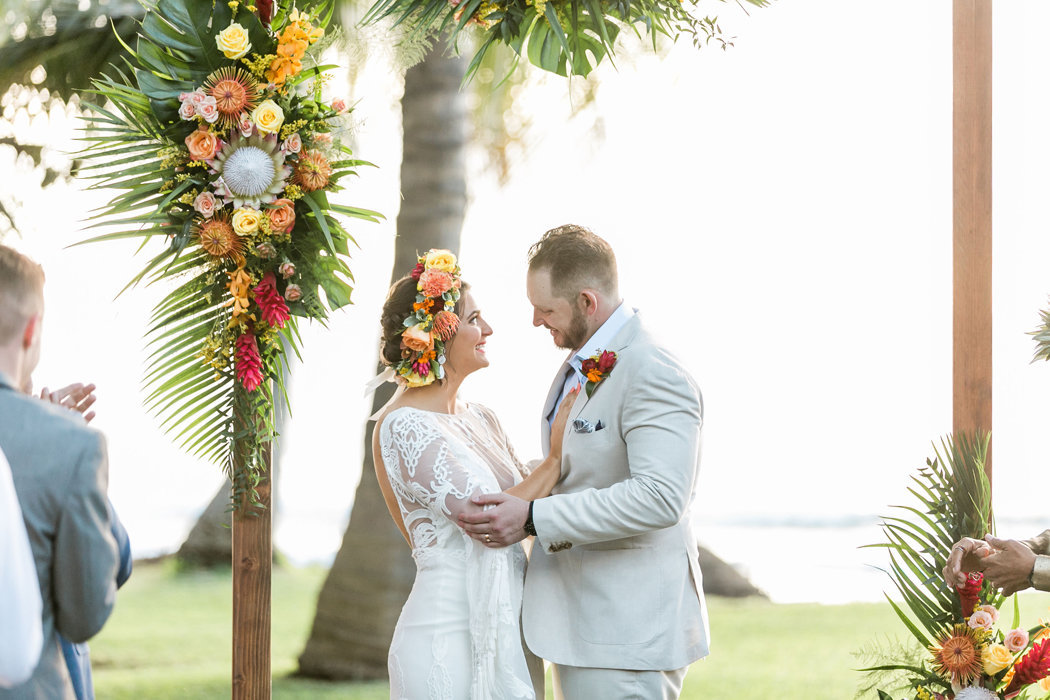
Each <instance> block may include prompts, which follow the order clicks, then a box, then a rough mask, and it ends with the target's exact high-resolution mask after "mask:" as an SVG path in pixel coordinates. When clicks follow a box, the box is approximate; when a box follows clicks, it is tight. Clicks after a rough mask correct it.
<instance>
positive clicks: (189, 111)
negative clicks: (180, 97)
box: [179, 102, 197, 121]
mask: <svg viewBox="0 0 1050 700" xmlns="http://www.w3.org/2000/svg"><path fill="white" fill-rule="evenodd" d="M196 114H197V108H196V107H194V106H193V103H192V102H183V103H182V105H181V106H180V107H179V117H181V118H182V119H183V120H184V121H189V120H190V119H193V117H194V116H195V115H196Z"/></svg>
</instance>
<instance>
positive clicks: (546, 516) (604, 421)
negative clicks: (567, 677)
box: [522, 314, 709, 671]
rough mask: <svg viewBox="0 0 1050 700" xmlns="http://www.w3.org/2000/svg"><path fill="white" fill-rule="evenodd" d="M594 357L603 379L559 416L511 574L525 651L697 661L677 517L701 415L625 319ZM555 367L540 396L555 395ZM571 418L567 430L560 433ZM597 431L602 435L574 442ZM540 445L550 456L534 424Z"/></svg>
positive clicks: (577, 661) (695, 393)
mask: <svg viewBox="0 0 1050 700" xmlns="http://www.w3.org/2000/svg"><path fill="white" fill-rule="evenodd" d="M604 349H606V350H612V351H614V352H616V354H617V360H616V365H615V367H613V369H612V371H611V372H610V373H608V374H607V375H606V377H605V378H604V379H603V380H602V381H601V382H600V383H599V384H598V385H597V387H595V389H594V391H593V393H592V395H591V396H590V397H587V395H586V393H585V392H581V393H580V395H579V397H578V398H577V400H576V404H575V406H573V409H572V413H571V414H570V416H569V425H568V427H567V428H566V435H565V440H564V443H563V448H562V453H563V454H562V479H561V481H560V482H559V483H558V485H557V487H556V488H555V489H554V493H553V494H552V495H551V496H550V497H549V498H542V499H539V500H537V501H536V502H535V504H534V505H533V522H534V524H535V526H536V532H537V537H536V542H535V544H534V547H533V550H532V555H531V558H530V561H529V566H528V571H527V574H526V577H525V592H524V601H523V605H522V626H523V630H524V634H525V640H526V643H527V644H528V647H529V649H530V650H531V651H532V652H533V653H535V654H536V655H537V656H540V657H542V658H544V659H546V660H548V661H551V662H553V663H556V664H562V665H566V666H580V667H587V668H613V669H628V670H649V671H661V670H663V671H666V670H673V669H678V668H682V667H684V666H687V665H688V664H690V663H691V662H693V661H695V660H696V659H699V658H701V657H703V656H706V655H707V653H708V637H709V630H708V623H707V610H706V605H705V603H704V594H703V585H702V578H701V574H700V562H699V559H698V554H697V552H698V548H697V542H696V538H695V536H694V534H693V529H692V525H691V523H690V509H691V507H692V504H693V498H694V494H695V488H696V478H697V470H698V467H699V461H700V456H699V455H700V432H701V426H702V423H703V405H702V399H701V396H700V391H699V389H698V388H697V386H696V383H695V382H694V381H693V379H692V377H690V375H689V373H688V372H687V371H686V369H685V368H684V367H683V366H682V365H681V363H680V362H679V361H678V360H677V359H675V358H674V357H673V356H672V355H670V354H669V353H668V352H667V351H666V350H665V349H664V348H662V347H661V346H660V345H659V344H657V343H656V342H655V341H654V339H653V338H652V337H651V336H650V335H649V333H648V332H647V331H646V329H645V327H644V326H643V325H642V322H641V319H640V317H639V316H638V315H637V314H636V315H635V316H633V317H632V318H631V319H630V320H629V321H628V322H627V324H626V325H625V326H624V327H623V328H621V329H620V331H619V332H618V333H617V334H616V336H614V338H613V340H612V341H611V342H610V343H609V346H608V347H607V348H604ZM568 366H569V365H568V364H567V363H566V364H565V365H563V367H562V371H561V372H559V374H558V376H557V377H556V379H555V381H554V384H552V386H551V390H550V394H549V395H548V397H547V405H546V407H545V410H544V416H547V415H549V414H550V412H551V410H552V409H553V407H554V405H555V403H556V402H557V400H558V397H559V396H560V394H561V389H562V386H563V381H564V380H563V378H564V376H565V372H566V370H567V368H568ZM574 421H576V426H575V427H574ZM599 421H600V422H601V425H602V426H603V427H602V428H601V429H596V430H592V431H589V432H588V427H590V428H594V427H596V426H597V425H598V423H599ZM542 437H543V448H544V453H546V452H547V451H548V450H549V448H550V425H549V424H548V422H547V420H546V419H545V418H544V420H543V426H542Z"/></svg>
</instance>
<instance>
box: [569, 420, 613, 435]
mask: <svg viewBox="0 0 1050 700" xmlns="http://www.w3.org/2000/svg"><path fill="white" fill-rule="evenodd" d="M604 427H605V425H604V424H603V423H602V422H601V420H599V421H598V422H597V423H591V422H590V421H589V420H584V419H583V418H577V419H576V420H574V421H573V422H572V431H573V432H574V433H593V432H595V431H596V430H601V429H603V428H604Z"/></svg>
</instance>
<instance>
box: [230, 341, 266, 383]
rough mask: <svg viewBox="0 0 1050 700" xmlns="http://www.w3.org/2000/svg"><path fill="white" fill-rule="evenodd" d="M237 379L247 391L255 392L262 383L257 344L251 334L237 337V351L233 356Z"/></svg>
mask: <svg viewBox="0 0 1050 700" xmlns="http://www.w3.org/2000/svg"><path fill="white" fill-rule="evenodd" d="M234 359H235V361H236V372H237V379H240V380H241V384H243V385H244V388H245V389H247V390H248V391H255V390H256V389H258V388H259V385H260V384H262V381H263V373H262V369H263V367H262V358H261V357H260V356H259V344H258V343H257V342H256V340H255V334H254V333H252V332H250V331H249V332H248V333H242V334H241V335H239V336H237V349H236V352H235V354H234Z"/></svg>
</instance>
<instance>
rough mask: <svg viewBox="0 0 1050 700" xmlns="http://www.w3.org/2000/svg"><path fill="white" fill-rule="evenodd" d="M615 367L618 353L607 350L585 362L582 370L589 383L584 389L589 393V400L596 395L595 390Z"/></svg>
mask: <svg viewBox="0 0 1050 700" xmlns="http://www.w3.org/2000/svg"><path fill="white" fill-rule="evenodd" d="M615 366H616V353H615V352H613V351H611V350H605V351H603V352H601V353H599V354H597V355H594V356H592V357H588V358H587V359H586V360H584V361H583V364H582V365H581V366H580V369H581V370H583V373H584V374H585V375H587V383H586V384H585V385H584V387H583V389H584V391H586V392H587V396H588V398H589V397H590V395H591V394H592V393H594V388H595V387H596V386H598V384H600V383H601V381H602V380H603V379H605V377H606V375H608V374H609V372H612V368H613V367H615Z"/></svg>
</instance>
